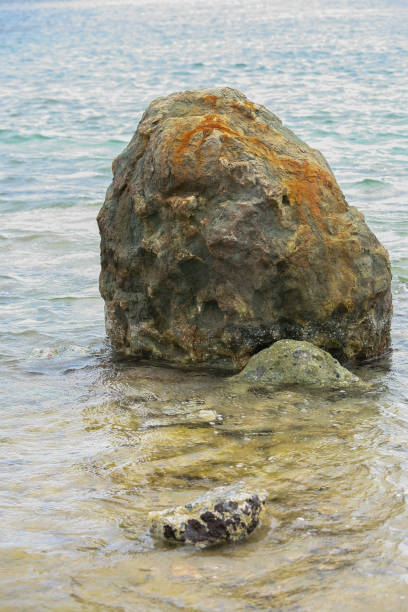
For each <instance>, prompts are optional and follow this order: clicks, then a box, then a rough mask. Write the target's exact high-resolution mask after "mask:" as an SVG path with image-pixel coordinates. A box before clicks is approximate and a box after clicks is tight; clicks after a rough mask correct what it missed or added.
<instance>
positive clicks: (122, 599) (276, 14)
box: [0, 0, 408, 611]
mask: <svg viewBox="0 0 408 612" xmlns="http://www.w3.org/2000/svg"><path fill="white" fill-rule="evenodd" d="M407 35H408V6H407V3H406V2H405V1H404V0H401V1H396V0H395V1H392V0H391V1H385V0H384V1H381V0H362V1H361V2H351V1H350V2H347V1H345V0H339V1H336V2H331V1H326V2H325V1H324V0H315V1H310V2H302V1H301V0H287V1H286V2H278V1H276V0H270V1H264V2H258V1H255V2H253V3H246V2H242V1H241V0H239V1H238V0H231V1H227V0H220V2H215V1H214V0H210V1H209V2H205V3H199V2H193V1H187V0H184V1H183V0H166V1H165V2H162V3H158V2H151V1H150V2H149V1H147V0H145V1H144V0H136V1H134V2H128V3H126V2H122V1H119V0H117V1H111V2H107V1H96V0H94V1H86V0H85V1H83V2H79V1H74V0H73V1H68V2H65V1H62V0H61V1H58V2H57V1H49V2H35V1H26V2H18V1H17V2H4V1H1V2H0V159H1V163H0V262H1V264H0V313H1V315H0V316H1V318H0V334H1V343H0V388H1V390H2V393H1V398H0V409H1V430H0V444H1V446H0V448H1V451H2V452H1V455H0V464H1V480H2V485H1V497H0V517H1V529H2V531H3V533H2V536H1V537H0V547H1V553H0V563H1V564H2V565H3V571H1V572H0V602H2V606H3V608H2V609H6V610H26V609H41V610H48V609H49V610H146V609H148V610H167V609H169V610H172V609H175V608H177V609H188V610H252V609H262V610H263V609H265V610H270V609H279V610H285V611H286V610H340V609H344V608H345V609H350V610H364V611H371V610H373V609H378V610H408V536H407V533H408V515H407V506H406V495H407V493H408V479H407V476H406V474H407V473H408V443H407V440H408V393H407V383H408V376H407V366H408V332H407V326H406V321H407V316H408V306H407V304H408V240H407V235H408V219H407V214H406V206H407V200H408V174H407V167H408V110H407V109H408V104H407V100H408V96H407V93H408V42H407V41H408V36H407ZM214 86H232V87H236V88H238V89H240V90H241V91H243V92H244V93H245V94H246V95H247V96H248V97H249V98H250V99H251V100H253V101H256V102H258V103H263V104H265V105H266V106H267V107H268V108H269V109H270V110H271V111H272V112H274V113H276V114H277V115H278V116H279V117H280V118H281V119H282V120H283V121H284V123H285V124H286V125H287V126H288V127H290V128H291V129H293V130H294V131H295V132H296V133H297V134H298V135H299V136H300V137H301V138H303V139H304V140H305V141H306V142H307V143H308V144H310V145H312V146H314V147H316V148H318V149H320V150H321V151H322V152H323V154H324V155H325V156H326V158H327V159H328V161H329V163H330V165H331V167H332V169H333V171H334V173H335V175H336V178H337V180H338V182H339V184H340V186H341V187H342V189H343V191H344V193H345V195H346V198H347V200H348V202H349V203H350V204H353V205H356V206H358V208H359V209H360V210H361V211H362V212H363V213H364V214H365V216H366V220H367V222H368V224H369V225H370V227H371V228H372V229H373V231H374V232H375V233H376V235H377V236H378V237H379V239H380V240H381V241H382V242H383V244H384V245H385V246H386V247H387V248H388V250H389V252H390V257H391V262H392V268H393V277H394V280H393V293H394V312H395V314H394V321H393V352H392V354H391V355H388V356H386V357H384V358H383V359H381V360H379V361H378V362H376V363H374V364H370V365H367V366H363V367H361V368H360V369H359V373H360V374H361V376H362V377H363V378H366V379H370V380H373V381H374V383H375V384H376V385H377V388H378V391H377V392H376V393H375V394H374V395H370V396H368V397H365V398H348V399H347V400H346V399H344V398H343V399H342V398H338V397H324V398H323V397H315V396H309V395H307V394H303V395H302V394H296V393H295V394H294V395H291V394H290V393H289V394H288V395H287V396H285V395H282V396H279V398H278V399H279V401H278V400H277V399H276V398H275V399H274V398H269V399H268V398H266V399H265V398H255V399H254V398H253V397H248V396H247V395H245V394H243V395H242V397H238V398H237V397H235V398H231V396H230V395H229V394H228V392H227V391H226V390H225V389H224V387H223V383H222V381H220V380H216V379H212V378H211V377H210V376H204V375H199V376H195V375H188V374H185V373H180V372H179V373H177V372H174V371H168V370H165V369H161V368H149V367H147V366H143V367H141V366H138V365H137V364H119V363H114V361H113V359H112V356H111V354H110V351H109V347H108V345H107V344H106V342H105V332H104V322H103V303H102V300H101V298H100V297H99V292H98V274H99V236H98V230H97V226H96V221H95V218H96V215H97V212H98V210H99V208H100V206H101V204H102V202H103V199H104V194H105V190H106V188H107V186H108V185H109V182H110V180H111V169H110V168H111V161H112V159H113V157H114V156H115V155H117V154H118V153H119V152H120V151H121V150H122V149H123V147H124V146H125V145H126V144H127V142H128V141H129V140H130V138H131V136H132V134H133V132H134V130H135V129H136V126H137V123H138V121H139V120H140V117H141V115H142V112H143V110H144V109H145V108H146V106H147V104H148V103H149V102H150V101H151V100H152V99H153V98H155V97H158V96H163V95H166V94H168V93H171V92H174V91H179V90H183V89H186V88H190V89H193V88H200V87H214ZM197 402H200V405H203V404H205V405H206V406H208V407H210V408H212V407H215V408H216V410H217V411H218V412H219V413H220V414H221V416H222V417H223V425H222V426H219V427H217V426H215V425H211V424H210V423H205V424H203V423H200V422H198V421H197V419H196V417H195V416H194V415H195V412H194V406H195V403H197ZM169 405H170V406H171V407H172V408H171V410H169ZM166 411H167V412H166ZM163 414H164V415H165V416H164V417H163ZM169 414H170V415H173V416H171V419H173V421H172V424H171V426H169V422H168V420H169V418H170V416H169ZM174 415H176V416H174ZM180 415H182V416H180ZM163 418H165V419H167V420H165V422H161V421H160V419H163ZM244 444H248V450H247V452H245V453H243V451H242V448H243V445H244ZM274 466H275V467H274ZM237 478H241V479H242V478H244V479H247V480H248V481H249V482H251V483H252V482H253V483H254V484H262V486H263V488H267V489H268V490H269V491H270V493H271V498H270V501H269V503H268V510H267V518H266V521H265V524H264V526H263V527H262V529H261V530H260V531H259V532H258V534H257V535H256V536H254V539H253V540H252V541H251V542H248V543H247V544H243V545H242V546H240V547H235V548H231V549H230V550H227V549H225V550H222V551H218V552H217V551H216V552H211V553H205V554H204V555H201V556H200V555H197V554H196V553H194V552H191V551H185V550H182V549H168V548H165V547H160V545H158V544H156V543H154V542H153V541H152V540H151V539H150V537H149V536H148V534H147V532H146V522H145V516H146V512H147V511H148V510H149V509H150V508H151V507H158V506H159V507H163V506H165V505H166V504H169V503H176V502H177V503H179V502H184V501H188V499H189V496H190V495H192V494H193V493H201V492H202V491H203V490H205V489H206V488H209V487H211V486H213V485H215V484H223V483H225V482H233V481H234V480H236V479H237ZM325 487H326V488H327V490H330V493H327V498H325V499H324V500H323V501H322V495H323V496H324V495H326V493H324V492H323V493H322V491H325V490H326V489H325ZM318 491H320V493H319V492H318Z"/></svg>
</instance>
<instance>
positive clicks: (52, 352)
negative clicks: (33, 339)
mask: <svg viewBox="0 0 408 612" xmlns="http://www.w3.org/2000/svg"><path fill="white" fill-rule="evenodd" d="M87 353H89V350H88V349H86V348H85V347H83V346H79V345H78V344H63V345H61V346H45V347H43V348H35V349H33V350H32V351H31V353H30V355H29V357H28V358H29V359H30V360H35V359H53V358H57V357H69V356H71V355H78V354H81V355H86V354H87Z"/></svg>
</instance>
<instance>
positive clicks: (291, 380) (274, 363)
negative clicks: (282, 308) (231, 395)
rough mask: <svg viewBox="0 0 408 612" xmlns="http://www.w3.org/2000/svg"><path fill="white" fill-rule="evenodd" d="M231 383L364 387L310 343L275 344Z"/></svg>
mask: <svg viewBox="0 0 408 612" xmlns="http://www.w3.org/2000/svg"><path fill="white" fill-rule="evenodd" d="M230 380H231V381H237V382H239V381H242V382H250V383H255V382H256V383H260V384H263V385H285V384H288V385H295V384H300V385H305V386H309V387H320V388H342V389H344V388H347V387H355V386H356V385H357V386H361V387H365V386H366V385H365V383H363V382H362V381H360V379H359V378H358V376H355V375H354V374H352V373H351V372H349V370H346V368H343V367H342V366H341V365H340V363H339V362H338V361H337V359H334V357H332V356H331V355H329V353H326V351H323V350H322V349H319V348H317V347H316V346H313V344H310V343H309V342H301V341H297V340H280V341H279V342H275V344H273V345H272V346H271V347H270V348H267V349H264V350H263V351H260V352H259V353H258V354H257V355H254V356H253V357H251V359H250V360H249V361H248V363H247V365H246V366H245V368H244V369H243V370H242V372H240V373H239V374H237V375H236V376H233V377H232V378H231V379H230Z"/></svg>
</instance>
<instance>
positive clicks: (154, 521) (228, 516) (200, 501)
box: [148, 483, 267, 548]
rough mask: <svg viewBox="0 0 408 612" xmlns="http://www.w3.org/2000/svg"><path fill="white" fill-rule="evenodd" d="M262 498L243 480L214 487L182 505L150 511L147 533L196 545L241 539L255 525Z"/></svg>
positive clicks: (260, 494)
mask: <svg viewBox="0 0 408 612" xmlns="http://www.w3.org/2000/svg"><path fill="white" fill-rule="evenodd" d="M266 497H267V494H266V493H265V491H260V492H256V493H255V492H253V491H250V490H249V489H248V488H246V487H245V485H244V484H243V483H237V484H235V485H232V486H224V487H217V488H216V489H213V490H211V491H209V492H207V493H205V494H204V495H202V496H200V497H198V498H197V499H195V500H194V501H192V502H191V503H188V504H186V505H185V506H178V507H175V508H169V509H167V510H163V511H157V512H150V513H149V515H148V521H149V527H150V533H151V534H152V535H153V536H154V537H156V538H159V539H162V540H166V541H168V542H179V543H184V544H193V545H195V546H196V547H197V548H208V547H211V546H217V545H219V544H223V543H225V542H235V541H238V540H242V539H244V538H245V537H246V536H248V535H249V534H250V533H252V532H253V531H254V529H255V527H256V526H257V525H258V523H259V519H260V515H261V513H262V511H263V508H264V506H265V502H266Z"/></svg>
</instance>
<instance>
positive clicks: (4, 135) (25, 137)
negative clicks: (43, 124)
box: [0, 130, 53, 144]
mask: <svg viewBox="0 0 408 612" xmlns="http://www.w3.org/2000/svg"><path fill="white" fill-rule="evenodd" d="M52 139H53V138H52V137H51V136H46V135H45V134H39V133H35V134H16V133H15V132H13V131H12V130H0V140H2V141H3V142H7V143H10V144H14V143H16V144H18V143H20V142H33V141H34V142H35V141H38V140H52Z"/></svg>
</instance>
